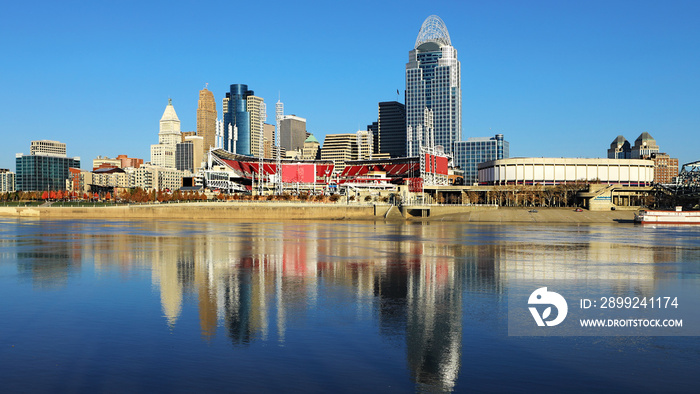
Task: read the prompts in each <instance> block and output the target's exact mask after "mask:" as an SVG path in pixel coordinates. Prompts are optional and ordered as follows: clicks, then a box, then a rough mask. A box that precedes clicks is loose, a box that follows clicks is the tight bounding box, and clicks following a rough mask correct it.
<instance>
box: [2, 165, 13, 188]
mask: <svg viewBox="0 0 700 394" xmlns="http://www.w3.org/2000/svg"><path fill="white" fill-rule="evenodd" d="M13 191H15V173H14V172H12V171H10V170H8V169H7V168H0V193H10V192H13Z"/></svg>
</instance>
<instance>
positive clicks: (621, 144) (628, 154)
mask: <svg viewBox="0 0 700 394" xmlns="http://www.w3.org/2000/svg"><path fill="white" fill-rule="evenodd" d="M631 158H632V147H631V146H630V143H629V141H627V139H626V138H625V137H623V136H621V135H618V136H617V138H615V139H614V140H613V142H612V143H611V144H610V149H608V159H631Z"/></svg>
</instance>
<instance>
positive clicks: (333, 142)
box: [321, 130, 389, 172]
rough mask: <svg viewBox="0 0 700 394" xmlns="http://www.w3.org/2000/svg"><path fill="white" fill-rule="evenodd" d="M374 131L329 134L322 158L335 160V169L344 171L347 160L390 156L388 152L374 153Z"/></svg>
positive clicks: (322, 149) (322, 150) (322, 151)
mask: <svg viewBox="0 0 700 394" xmlns="http://www.w3.org/2000/svg"><path fill="white" fill-rule="evenodd" d="M372 139H373V138H372V133H371V132H369V131H367V130H360V131H358V132H356V133H348V134H327V135H326V138H325V140H324V141H323V147H322V148H321V160H324V161H333V163H334V164H335V170H336V171H337V172H342V171H343V168H344V167H345V162H347V161H350V160H371V159H377V158H389V155H386V154H382V155H380V154H376V155H375V154H374V153H372V146H373V141H372Z"/></svg>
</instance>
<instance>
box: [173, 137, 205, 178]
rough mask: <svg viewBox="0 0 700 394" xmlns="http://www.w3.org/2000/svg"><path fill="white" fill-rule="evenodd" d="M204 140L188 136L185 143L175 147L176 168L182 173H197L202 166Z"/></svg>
mask: <svg viewBox="0 0 700 394" xmlns="http://www.w3.org/2000/svg"><path fill="white" fill-rule="evenodd" d="M203 144H204V138H202V137H199V136H188V137H186V138H185V142H180V143H179V144H177V145H176V147H175V168H177V169H178V170H180V171H189V172H191V173H194V172H196V171H197V170H198V169H199V168H200V167H201V166H202V157H203V154H202V145H203Z"/></svg>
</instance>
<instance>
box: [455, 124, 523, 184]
mask: <svg viewBox="0 0 700 394" xmlns="http://www.w3.org/2000/svg"><path fill="white" fill-rule="evenodd" d="M509 156H510V144H509V143H508V141H506V140H504V139H503V134H496V135H495V136H494V137H490V138H489V137H475V138H469V139H467V140H466V141H457V142H455V151H454V164H455V166H457V167H459V168H460V169H462V171H463V173H464V184H465V185H472V184H474V183H477V182H479V169H478V165H479V164H481V163H483V162H486V161H491V160H500V159H507V158H508V157H509Z"/></svg>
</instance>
